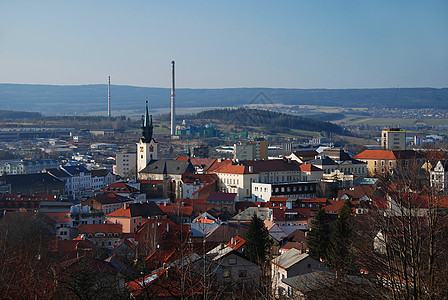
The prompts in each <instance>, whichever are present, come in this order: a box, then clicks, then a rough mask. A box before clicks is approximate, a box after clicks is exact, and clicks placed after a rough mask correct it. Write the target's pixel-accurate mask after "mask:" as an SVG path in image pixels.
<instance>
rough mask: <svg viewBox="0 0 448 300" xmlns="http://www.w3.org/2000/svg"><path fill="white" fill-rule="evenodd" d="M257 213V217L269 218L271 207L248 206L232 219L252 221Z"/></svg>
mask: <svg viewBox="0 0 448 300" xmlns="http://www.w3.org/2000/svg"><path fill="white" fill-rule="evenodd" d="M254 214H256V215H257V217H259V218H260V219H262V220H263V221H264V220H269V208H268V207H248V208H246V209H245V210H243V211H242V212H240V213H239V214H237V215H236V216H234V217H233V218H232V219H231V220H233V221H250V220H252V217H253V215H254Z"/></svg>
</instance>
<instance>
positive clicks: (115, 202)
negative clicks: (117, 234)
mask: <svg viewBox="0 0 448 300" xmlns="http://www.w3.org/2000/svg"><path fill="white" fill-rule="evenodd" d="M132 202H133V200H132V199H129V198H127V197H124V196H120V195H118V194H115V193H111V192H109V193H104V194H98V195H96V196H94V197H91V198H88V199H86V200H84V201H83V202H81V205H82V206H90V208H91V209H92V210H97V211H102V212H103V213H104V214H105V215H107V214H109V213H111V212H113V211H116V210H117V209H119V208H121V207H123V205H124V204H125V203H132Z"/></svg>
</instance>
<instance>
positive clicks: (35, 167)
mask: <svg viewBox="0 0 448 300" xmlns="http://www.w3.org/2000/svg"><path fill="white" fill-rule="evenodd" d="M59 165H60V162H59V161H58V160H55V159H41V160H26V159H10V160H1V161H0V175H1V174H6V175H14V174H33V173H39V172H40V171H42V170H44V169H48V168H57V167H58V166H59Z"/></svg>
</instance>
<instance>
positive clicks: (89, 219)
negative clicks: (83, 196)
mask: <svg viewBox="0 0 448 300" xmlns="http://www.w3.org/2000/svg"><path fill="white" fill-rule="evenodd" d="M104 220H105V219H104V212H103V211H101V210H91V209H90V206H80V205H74V206H72V207H71V208H70V227H72V228H76V227H78V226H79V225H81V224H101V223H104Z"/></svg>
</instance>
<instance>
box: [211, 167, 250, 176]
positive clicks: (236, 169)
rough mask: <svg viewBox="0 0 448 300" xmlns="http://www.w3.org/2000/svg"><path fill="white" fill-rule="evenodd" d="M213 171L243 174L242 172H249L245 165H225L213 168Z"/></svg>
mask: <svg viewBox="0 0 448 300" xmlns="http://www.w3.org/2000/svg"><path fill="white" fill-rule="evenodd" d="M215 173H225V174H239V175H243V174H249V168H248V167H246V166H236V165H226V166H223V167H221V168H219V169H217V170H215Z"/></svg>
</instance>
